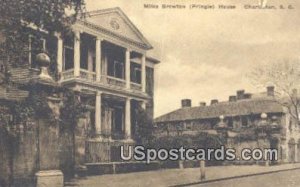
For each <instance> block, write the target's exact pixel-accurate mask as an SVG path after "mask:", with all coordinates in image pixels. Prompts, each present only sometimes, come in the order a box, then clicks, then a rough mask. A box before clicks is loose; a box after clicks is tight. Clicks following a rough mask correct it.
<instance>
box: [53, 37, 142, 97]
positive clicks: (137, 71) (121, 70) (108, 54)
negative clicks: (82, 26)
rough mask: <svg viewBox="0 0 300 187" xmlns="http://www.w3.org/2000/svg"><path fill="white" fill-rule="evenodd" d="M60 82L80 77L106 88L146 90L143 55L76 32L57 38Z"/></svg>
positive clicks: (79, 78)
mask: <svg viewBox="0 0 300 187" xmlns="http://www.w3.org/2000/svg"><path fill="white" fill-rule="evenodd" d="M59 45H61V46H58V48H60V49H61V53H62V54H63V55H62V56H63V58H62V59H61V63H58V65H60V64H61V65H60V66H61V67H60V68H58V69H60V71H61V82H62V83H67V82H69V81H71V80H81V81H85V82H86V83H88V84H93V85H102V86H107V87H109V88H112V89H114V88H116V89H126V90H130V91H134V92H140V93H145V92H146V57H145V54H142V53H139V52H136V51H133V50H129V49H128V48H125V47H123V46H118V45H115V44H113V43H111V42H108V41H105V40H101V39H100V38H96V37H94V36H91V35H89V34H85V33H77V35H76V36H75V37H74V38H73V39H72V38H69V39H66V40H64V41H61V44H59Z"/></svg>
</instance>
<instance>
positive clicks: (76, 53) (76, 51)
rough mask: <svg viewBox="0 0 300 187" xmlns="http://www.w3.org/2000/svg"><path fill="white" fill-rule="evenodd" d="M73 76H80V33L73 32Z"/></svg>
mask: <svg viewBox="0 0 300 187" xmlns="http://www.w3.org/2000/svg"><path fill="white" fill-rule="evenodd" d="M74 76H75V77H79V76H80V32H79V31H76V32H75V37H74Z"/></svg>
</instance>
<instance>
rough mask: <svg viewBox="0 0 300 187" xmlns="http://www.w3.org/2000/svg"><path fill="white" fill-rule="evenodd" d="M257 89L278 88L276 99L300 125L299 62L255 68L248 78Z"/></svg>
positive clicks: (285, 61)
mask: <svg viewBox="0 0 300 187" xmlns="http://www.w3.org/2000/svg"><path fill="white" fill-rule="evenodd" d="M248 77H249V78H250V79H251V80H252V82H253V84H254V85H255V86H257V87H266V86H269V85H273V86H274V87H275V88H276V92H275V96H274V99H275V101H276V102H278V103H279V104H280V105H282V106H283V107H286V108H287V109H288V112H289V114H290V115H291V117H292V118H293V119H294V120H295V121H296V122H297V123H298V125H299V124H300V116H299V112H300V108H299V107H300V105H299V104H300V98H299V97H298V94H297V90H298V89H299V88H300V62H299V60H283V61H278V62H275V63H269V64H267V65H263V66H259V67H256V68H253V69H252V71H251V73H250V74H249V76H248Z"/></svg>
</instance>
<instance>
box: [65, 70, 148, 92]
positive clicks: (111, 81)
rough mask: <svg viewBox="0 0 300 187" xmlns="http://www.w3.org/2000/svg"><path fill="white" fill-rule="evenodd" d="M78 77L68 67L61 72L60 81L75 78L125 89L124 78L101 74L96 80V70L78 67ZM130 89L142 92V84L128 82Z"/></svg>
mask: <svg viewBox="0 0 300 187" xmlns="http://www.w3.org/2000/svg"><path fill="white" fill-rule="evenodd" d="M79 74H80V75H79V77H76V76H75V74H74V69H69V70H66V71H63V72H62V77H61V81H62V82H66V81H68V80H72V79H75V78H79V79H82V80H85V81H87V82H88V83H90V84H103V85H106V86H110V87H115V88H122V89H126V88H127V87H126V80H124V79H120V78H117V77H113V76H109V75H101V76H100V80H98V81H97V80H96V72H90V71H88V70H85V69H80V73H79ZM130 90H133V91H139V92H142V85H141V84H139V83H134V82H130Z"/></svg>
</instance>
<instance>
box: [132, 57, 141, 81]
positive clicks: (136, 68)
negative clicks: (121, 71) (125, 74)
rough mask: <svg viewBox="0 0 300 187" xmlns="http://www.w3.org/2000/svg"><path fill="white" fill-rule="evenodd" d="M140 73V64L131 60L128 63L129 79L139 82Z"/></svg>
mask: <svg viewBox="0 0 300 187" xmlns="http://www.w3.org/2000/svg"><path fill="white" fill-rule="evenodd" d="M141 80H142V73H141V65H140V64H137V63H134V62H131V63H130V81H131V82H134V83H137V84H141Z"/></svg>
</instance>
